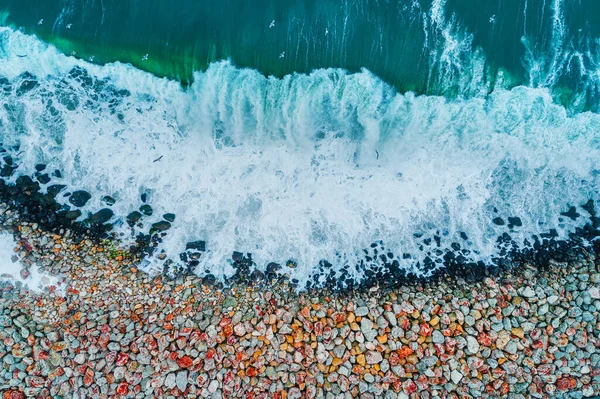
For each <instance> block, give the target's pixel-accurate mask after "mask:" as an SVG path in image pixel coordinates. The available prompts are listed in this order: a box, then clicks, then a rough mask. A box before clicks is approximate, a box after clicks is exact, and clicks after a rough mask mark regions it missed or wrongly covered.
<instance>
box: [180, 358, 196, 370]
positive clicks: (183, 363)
mask: <svg viewBox="0 0 600 399" xmlns="http://www.w3.org/2000/svg"><path fill="white" fill-rule="evenodd" d="M192 363H193V360H192V358H191V357H189V356H184V357H181V358H179V359H177V365H178V366H179V367H181V368H183V369H187V368H190V367H191V366H192Z"/></svg>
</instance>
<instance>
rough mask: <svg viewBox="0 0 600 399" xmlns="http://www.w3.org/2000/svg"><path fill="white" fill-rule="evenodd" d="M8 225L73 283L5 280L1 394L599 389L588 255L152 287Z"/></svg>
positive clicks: (100, 249)
mask: <svg viewBox="0 0 600 399" xmlns="http://www.w3.org/2000/svg"><path fill="white" fill-rule="evenodd" d="M2 218H3V220H4V222H3V226H7V225H8V226H16V227H17V228H16V237H17V238H18V243H19V244H18V245H19V246H20V247H19V251H20V252H22V253H23V254H24V255H25V258H27V259H28V260H29V261H30V262H31V263H36V264H38V265H39V264H42V265H43V271H45V272H48V273H51V274H56V273H60V274H61V275H62V277H63V278H64V279H65V281H66V282H67V283H68V286H67V287H65V288H64V290H65V291H64V296H63V294H60V293H59V291H54V292H48V291H46V292H45V293H43V294H33V293H30V292H27V291H26V290H16V289H15V288H13V287H12V286H10V285H9V284H7V283H2V284H1V287H2V289H1V290H0V291H1V293H2V298H1V299H0V300H1V301H2V302H1V304H0V309H2V313H3V314H2V316H1V318H2V320H1V321H2V323H0V335H2V340H0V343H1V344H0V358H2V359H3V360H2V361H0V362H2V364H1V366H2V368H3V370H4V373H0V392H2V393H3V394H4V395H5V396H3V398H5V397H11V398H19V397H23V395H25V396H36V397H65V398H67V397H75V396H76V395H79V397H80V398H81V397H98V398H103V397H140V398H142V397H169V395H174V396H175V397H197V396H202V397H214V398H217V397H255V398H266V397H273V398H299V397H328V395H329V397H344V395H345V397H355V396H359V395H362V396H361V397H366V398H368V397H373V398H374V397H401V398H406V397H417V396H416V395H417V394H418V395H419V396H418V397H421V398H427V397H448V398H451V397H490V398H492V397H509V396H510V397H589V396H592V395H598V394H600V318H599V312H598V310H599V309H600V292H599V290H598V287H599V286H600V264H599V263H598V261H597V259H596V257H595V255H593V254H589V256H588V257H587V258H583V259H581V260H580V261H578V262H572V263H570V264H560V263H557V262H553V261H550V262H549V264H548V268H547V269H545V270H537V269H536V268H532V269H528V268H523V269H520V270H518V271H517V272H516V273H514V274H502V275H501V276H497V277H486V278H484V279H483V280H482V281H477V282H466V281H464V280H462V279H456V280H451V282H450V283H448V282H445V281H438V282H432V283H431V284H427V285H419V284H415V285H410V286H406V287H402V288H398V289H394V290H386V289H373V288H372V289H370V290H362V291H348V292H337V293H336V292H328V291H327V290H321V291H318V292H310V291H308V292H296V291H295V290H294V289H293V287H292V286H290V285H279V286H264V287H254V288H252V287H247V286H238V287H231V288H228V289H226V290H219V289H216V287H215V286H207V285H204V284H202V279H201V278H200V277H196V276H180V277H178V278H175V279H167V278H164V277H162V276H158V277H154V278H153V277H150V276H148V275H147V274H145V273H143V272H141V271H139V270H138V269H137V268H136V267H135V262H133V261H132V259H128V258H126V257H124V256H123V254H122V253H120V252H118V251H114V248H110V247H107V246H106V245H103V244H102V243H98V242H97V241H95V240H93V239H90V238H87V239H86V238H84V237H79V236H78V234H73V233H71V232H70V230H68V229H65V231H63V234H55V233H51V232H45V231H43V230H42V229H41V227H40V226H39V225H38V226H37V229H34V228H33V227H35V226H33V224H32V223H28V222H23V221H21V220H19V218H18V215H17V213H16V212H12V211H9V212H6V211H4V212H2ZM13 231H14V229H13ZM50 243H52V244H50ZM42 244H43V245H42ZM507 323H508V324H507ZM9 375H10V377H11V378H9V379H7V378H6V377H7V376H9ZM11 387H12V388H14V389H12V388H11ZM8 392H10V395H13V396H6V395H9V393H8ZM186 395H187V396H186ZM331 395H333V396H331ZM511 395H512V396H511Z"/></svg>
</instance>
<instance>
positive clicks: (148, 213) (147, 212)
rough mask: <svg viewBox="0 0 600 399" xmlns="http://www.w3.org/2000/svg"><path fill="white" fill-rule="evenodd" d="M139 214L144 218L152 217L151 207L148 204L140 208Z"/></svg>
mask: <svg viewBox="0 0 600 399" xmlns="http://www.w3.org/2000/svg"><path fill="white" fill-rule="evenodd" d="M140 212H142V213H143V214H144V215H146V216H152V207H151V206H150V205H148V204H146V205H142V206H140Z"/></svg>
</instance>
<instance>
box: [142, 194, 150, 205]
mask: <svg viewBox="0 0 600 399" xmlns="http://www.w3.org/2000/svg"><path fill="white" fill-rule="evenodd" d="M141 199H142V202H144V203H145V202H146V201H148V194H146V193H144V194H142V196H141Z"/></svg>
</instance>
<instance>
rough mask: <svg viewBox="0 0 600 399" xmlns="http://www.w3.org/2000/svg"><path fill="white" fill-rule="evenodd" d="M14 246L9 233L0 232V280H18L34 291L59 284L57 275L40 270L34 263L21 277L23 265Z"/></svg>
mask: <svg viewBox="0 0 600 399" xmlns="http://www.w3.org/2000/svg"><path fill="white" fill-rule="evenodd" d="M15 247H16V242H15V240H14V239H13V237H12V235H11V234H8V233H0V280H3V281H9V282H11V283H13V284H14V283H16V282H17V281H18V282H20V283H22V284H25V285H27V287H28V288H29V289H30V290H32V291H35V292H41V291H42V290H43V289H44V288H46V287H52V286H54V287H58V286H59V278H58V277H56V276H50V275H49V274H47V273H43V272H40V270H39V267H37V266H36V265H33V266H31V267H30V268H29V269H28V274H27V277H26V278H23V277H22V275H21V269H23V268H24V266H23V265H22V263H21V262H20V261H19V259H18V255H17V254H16V253H15V251H14V249H15ZM13 259H14V260H13Z"/></svg>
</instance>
